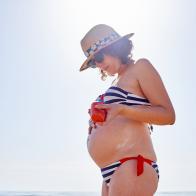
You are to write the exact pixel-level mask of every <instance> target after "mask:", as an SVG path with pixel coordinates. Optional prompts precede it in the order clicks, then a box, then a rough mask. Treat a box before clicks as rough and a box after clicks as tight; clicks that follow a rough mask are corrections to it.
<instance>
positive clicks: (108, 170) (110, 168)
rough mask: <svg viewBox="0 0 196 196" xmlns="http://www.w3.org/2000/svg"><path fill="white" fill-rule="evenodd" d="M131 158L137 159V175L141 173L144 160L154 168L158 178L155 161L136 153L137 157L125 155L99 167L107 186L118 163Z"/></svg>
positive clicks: (118, 165)
mask: <svg viewBox="0 0 196 196" xmlns="http://www.w3.org/2000/svg"><path fill="white" fill-rule="evenodd" d="M133 159H135V160H137V176H140V175H141V174H142V173H143V170H144V162H146V163H148V164H149V165H151V166H152V167H153V168H154V170H155V171H156V173H157V176H158V179H159V170H158V165H157V163H156V162H155V161H152V160H150V159H146V158H144V157H143V156H142V155H138V156H137V157H126V158H123V159H120V160H119V161H116V162H114V163H112V164H110V165H107V166H106V167H104V168H101V174H102V176H103V180H104V181H105V182H106V184H107V186H109V184H110V180H111V178H112V174H113V173H114V172H115V171H116V169H117V168H118V167H120V165H121V164H123V163H124V162H126V161H128V160H133Z"/></svg>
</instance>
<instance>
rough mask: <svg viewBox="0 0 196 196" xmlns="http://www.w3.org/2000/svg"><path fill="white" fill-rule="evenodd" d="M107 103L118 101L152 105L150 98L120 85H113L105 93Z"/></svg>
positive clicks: (104, 99)
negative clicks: (124, 88) (126, 89)
mask: <svg viewBox="0 0 196 196" xmlns="http://www.w3.org/2000/svg"><path fill="white" fill-rule="evenodd" d="M103 96H104V97H103V101H104V103H105V104H110V103H118V104H124V105H129V106H132V105H150V102H149V101H148V99H146V98H143V97H140V96H138V95H135V94H133V93H131V92H128V91H125V90H123V89H122V88H120V87H117V86H111V87H110V88H109V89H108V90H107V91H106V92H105V94H104V95H103Z"/></svg>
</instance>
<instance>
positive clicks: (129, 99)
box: [96, 86, 153, 131]
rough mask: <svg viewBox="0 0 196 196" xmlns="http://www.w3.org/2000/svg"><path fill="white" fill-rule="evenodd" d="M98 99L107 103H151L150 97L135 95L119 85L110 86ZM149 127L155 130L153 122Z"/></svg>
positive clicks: (130, 104) (129, 104)
mask: <svg viewBox="0 0 196 196" xmlns="http://www.w3.org/2000/svg"><path fill="white" fill-rule="evenodd" d="M96 101H103V102H104V103H105V104H112V103H117V104H123V105H128V106H132V105H148V106H150V105H151V104H150V102H149V100H148V99H146V98H144V97H141V96H138V95H135V94H134V93H131V92H128V91H126V90H124V89H122V88H120V87H117V86H111V87H109V88H108V89H107V90H106V92H105V93H104V94H102V95H99V97H98V98H97V99H96ZM149 129H150V130H151V131H153V127H152V125H151V124H149Z"/></svg>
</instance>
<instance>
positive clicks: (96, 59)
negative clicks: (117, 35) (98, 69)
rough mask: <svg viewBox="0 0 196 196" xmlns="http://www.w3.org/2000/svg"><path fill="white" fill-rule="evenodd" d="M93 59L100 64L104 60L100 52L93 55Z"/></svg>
mask: <svg viewBox="0 0 196 196" xmlns="http://www.w3.org/2000/svg"><path fill="white" fill-rule="evenodd" d="M94 59H95V61H96V62H98V63H101V62H102V61H103V59H104V54H103V53H102V52H98V53H96V54H95V55H94Z"/></svg>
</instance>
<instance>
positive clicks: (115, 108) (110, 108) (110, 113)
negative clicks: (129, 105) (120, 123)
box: [95, 104, 123, 124]
mask: <svg viewBox="0 0 196 196" xmlns="http://www.w3.org/2000/svg"><path fill="white" fill-rule="evenodd" d="M95 108H97V109H105V110H107V116H106V121H105V122H109V121H110V120H111V119H113V118H114V117H115V116H117V115H119V114H120V113H121V111H122V109H123V105H121V104H99V105H96V106H95ZM105 122H104V124H105Z"/></svg>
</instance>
